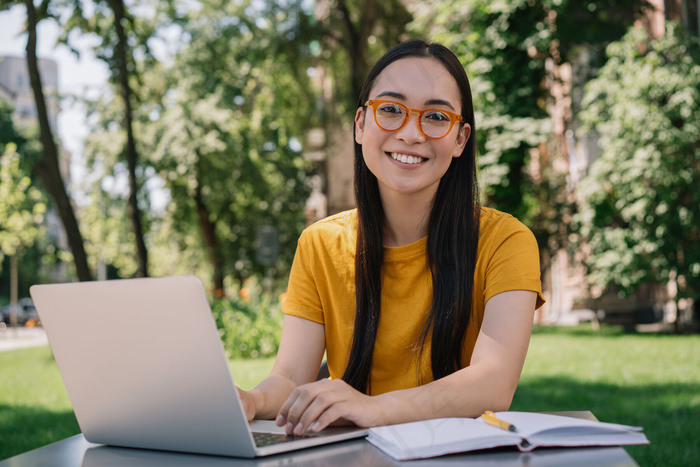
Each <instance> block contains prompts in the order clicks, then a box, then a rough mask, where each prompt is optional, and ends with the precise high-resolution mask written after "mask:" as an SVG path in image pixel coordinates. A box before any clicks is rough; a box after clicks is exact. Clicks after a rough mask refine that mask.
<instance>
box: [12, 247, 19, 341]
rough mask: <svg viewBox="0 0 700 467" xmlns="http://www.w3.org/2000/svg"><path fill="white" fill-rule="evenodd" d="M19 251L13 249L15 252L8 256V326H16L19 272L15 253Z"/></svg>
mask: <svg viewBox="0 0 700 467" xmlns="http://www.w3.org/2000/svg"><path fill="white" fill-rule="evenodd" d="M18 254H19V251H15V254H14V255H12V256H10V306H11V307H12V311H10V327H11V328H16V327H17V302H18V301H19V300H18V299H17V297H18V289H19V284H18V282H19V278H18V276H19V273H18V270H17V255H18Z"/></svg>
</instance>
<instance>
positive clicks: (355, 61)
mask: <svg viewBox="0 0 700 467" xmlns="http://www.w3.org/2000/svg"><path fill="white" fill-rule="evenodd" d="M336 7H337V8H338V10H340V12H341V14H342V15H343V22H344V23H345V28H346V32H347V38H348V39H347V42H346V48H347V51H348V56H349V58H350V82H351V85H352V98H353V99H357V97H358V96H359V95H360V91H362V84H363V83H364V80H365V76H366V75H367V72H368V66H367V39H368V38H369V36H370V35H371V34H372V29H373V28H374V24H375V22H376V20H377V1H376V0H367V1H366V2H365V4H364V5H363V8H362V17H361V18H360V21H359V22H358V24H359V26H356V25H355V24H354V23H353V21H352V18H351V15H350V10H349V9H348V6H347V5H346V3H345V0H340V1H338V2H337V5H336ZM353 104H354V102H353Z"/></svg>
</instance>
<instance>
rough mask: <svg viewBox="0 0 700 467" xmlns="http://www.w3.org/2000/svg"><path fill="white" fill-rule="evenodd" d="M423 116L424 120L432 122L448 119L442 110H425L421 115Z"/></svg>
mask: <svg viewBox="0 0 700 467" xmlns="http://www.w3.org/2000/svg"><path fill="white" fill-rule="evenodd" d="M423 118H424V119H426V120H430V121H433V122H444V121H450V117H449V115H447V114H446V113H443V112H437V111H430V112H426V113H425V114H424V115H423Z"/></svg>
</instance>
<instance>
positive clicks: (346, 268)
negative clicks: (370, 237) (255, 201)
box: [282, 208, 544, 395]
mask: <svg viewBox="0 0 700 467" xmlns="http://www.w3.org/2000/svg"><path fill="white" fill-rule="evenodd" d="M356 234H357V211H356V210H351V211H346V212H342V213H340V214H336V215H334V216H331V217H328V218H326V219H323V220H321V221H319V222H317V223H315V224H313V225H311V226H309V227H308V228H307V229H306V230H304V232H303V233H302V235H301V237H300V238H299V244H298V247H297V251H296V255H295V257H294V263H293V264H292V269H291V273H290V277H289V287H288V289H287V299H286V300H285V302H284V304H283V306H282V311H283V312H284V313H286V314H288V315H292V316H298V317H300V318H304V319H308V320H310V321H314V322H317V323H320V324H323V325H324V327H325V334H326V357H327V360H328V369H329V371H330V375H331V377H332V378H340V377H341V376H342V375H343V372H344V371H345V366H346V364H347V361H348V356H349V352H350V347H351V344H352V334H353V326H354V320H355V239H356ZM426 244H427V237H426V238H423V239H421V240H419V241H417V242H415V243H412V244H410V245H405V246H400V247H385V248H384V265H383V270H382V275H383V285H382V298H381V300H382V308H381V313H380V318H379V328H378V329H377V339H376V342H375V346H374V355H373V357H372V369H371V374H370V379H371V390H372V394H373V395H376V394H382V393H385V392H389V391H393V390H397V389H406V388H411V387H416V386H419V385H422V384H425V383H428V382H430V381H432V380H433V377H432V371H431V369H430V348H429V347H426V348H425V349H424V351H423V353H422V358H421V361H420V362H418V355H419V352H418V351H417V349H416V344H417V342H418V338H419V336H420V333H421V331H422V329H423V326H424V324H425V322H426V320H427V319H428V316H429V313H430V306H431V300H432V279H431V274H430V271H429V269H428V266H427V255H426ZM509 290H531V291H534V292H537V294H538V299H537V307H540V306H541V305H542V304H543V303H544V300H543V299H542V293H541V283H540V266H539V254H538V248H537V242H536V241H535V237H534V235H532V232H530V230H529V229H528V228H527V227H525V226H524V225H523V224H522V223H521V222H520V221H518V220H517V219H515V218H514V217H513V216H511V215H509V214H505V213H502V212H499V211H496V210H494V209H489V208H481V222H480V231H479V246H478V250H477V263H476V269H475V272H474V291H473V294H472V302H473V306H472V312H471V315H470V318H469V325H468V327H467V336H466V339H465V343H464V351H463V358H462V361H463V362H465V365H468V362H469V361H470V360H471V355H472V351H473V350H474V345H475V343H476V338H477V336H478V335H479V329H480V328H481V323H482V321H483V318H484V306H485V304H486V302H487V301H488V300H489V299H490V298H491V297H493V296H494V295H496V294H499V293H501V292H506V291H509ZM429 345H430V339H429V338H428V340H427V342H426V346H429ZM300 358H303V357H301V356H300Z"/></svg>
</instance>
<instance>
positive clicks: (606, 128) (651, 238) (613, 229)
mask: <svg viewBox="0 0 700 467" xmlns="http://www.w3.org/2000/svg"><path fill="white" fill-rule="evenodd" d="M607 54H608V57H609V58H608V61H607V63H606V64H605V66H604V67H603V68H602V69H601V70H600V72H599V74H598V77H597V78H596V79H594V80H593V81H591V82H589V83H588V85H587V87H586V95H585V99H584V104H585V105H586V109H585V111H584V113H583V114H582V119H583V120H584V121H585V122H586V123H587V124H588V125H589V126H590V127H592V128H595V129H596V130H597V131H598V133H600V146H601V147H602V150H603V151H602V154H601V156H600V158H599V159H598V160H597V161H595V163H593V164H592V165H591V167H590V173H589V176H588V177H587V178H586V179H585V180H584V182H582V183H581V195H582V198H583V200H584V203H583V204H582V206H581V213H580V225H581V234H582V236H583V240H584V241H585V242H586V243H587V244H588V245H589V246H590V249H591V254H590V256H589V257H588V259H587V265H588V268H589V276H588V277H589V278H590V281H591V283H592V284H593V285H596V286H599V287H601V288H603V289H604V288H606V287H607V286H608V285H611V284H614V285H616V286H617V287H618V289H619V290H620V291H621V292H622V293H624V294H627V295H629V294H632V293H633V292H634V290H635V288H636V287H637V286H638V285H640V284H641V283H644V282H655V283H666V282H668V281H675V282H676V283H677V285H678V294H677V296H676V300H678V299H679V298H683V297H692V298H698V296H700V250H698V248H697V245H698V243H699V242H700V212H698V206H700V190H698V186H700V139H698V135H700V52H699V50H698V43H697V40H691V39H690V38H689V37H688V36H686V35H685V34H684V33H683V31H682V30H681V29H680V28H679V27H677V26H676V25H675V24H673V23H669V26H668V29H667V31H666V35H665V36H664V37H661V38H659V39H656V40H651V41H650V40H649V39H648V38H647V36H646V33H645V32H644V31H643V30H641V29H639V28H632V29H631V30H630V31H629V33H628V34H627V35H626V36H625V37H624V38H623V39H622V40H621V41H619V42H615V43H613V44H611V45H610V46H609V47H608V49H607Z"/></svg>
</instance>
